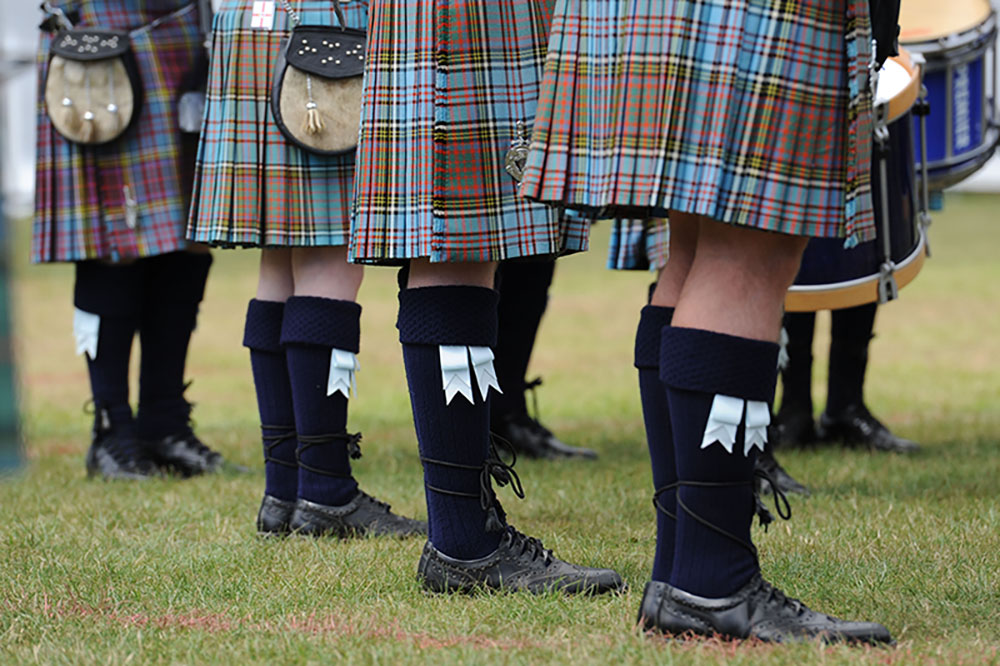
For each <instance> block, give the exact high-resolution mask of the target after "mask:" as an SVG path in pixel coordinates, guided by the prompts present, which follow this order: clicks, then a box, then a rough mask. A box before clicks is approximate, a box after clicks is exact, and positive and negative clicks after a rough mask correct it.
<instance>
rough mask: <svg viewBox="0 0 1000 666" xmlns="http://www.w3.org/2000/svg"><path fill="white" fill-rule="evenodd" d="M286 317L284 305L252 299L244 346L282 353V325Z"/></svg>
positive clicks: (244, 335)
mask: <svg viewBox="0 0 1000 666" xmlns="http://www.w3.org/2000/svg"><path fill="white" fill-rule="evenodd" d="M284 316H285V304H284V303H282V302H278V301H258V300H257V299H256V298H254V299H252V300H251V301H250V304H249V305H248V306H247V318H246V323H245V325H244V327H243V346H244V347H248V348H250V349H256V350H258V351H267V352H280V351H281V324H282V320H283V318H284Z"/></svg>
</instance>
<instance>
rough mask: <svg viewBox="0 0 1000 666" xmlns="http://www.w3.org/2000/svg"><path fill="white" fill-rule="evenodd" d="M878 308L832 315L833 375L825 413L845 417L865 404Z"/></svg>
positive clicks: (831, 360)
mask: <svg viewBox="0 0 1000 666" xmlns="http://www.w3.org/2000/svg"><path fill="white" fill-rule="evenodd" d="M877 311H878V304H876V303H871V304H869V305H859V306H857V307H853V308H845V309H843V310H834V311H833V312H832V313H831V318H832V322H831V326H830V374H829V377H828V381H827V394H826V412H827V413H828V414H831V415H833V416H837V415H840V414H843V413H844V411H845V410H846V409H847V408H848V407H854V406H861V405H863V404H864V401H865V372H866V371H867V369H868V346H869V345H870V344H871V340H872V337H873V335H872V331H873V330H874V329H875V313H876V312H877Z"/></svg>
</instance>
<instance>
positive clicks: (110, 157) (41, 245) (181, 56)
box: [31, 0, 203, 262]
mask: <svg viewBox="0 0 1000 666" xmlns="http://www.w3.org/2000/svg"><path fill="white" fill-rule="evenodd" d="M63 4H64V5H66V4H69V3H63ZM77 6H78V7H79V8H80V21H79V25H88V26H100V27H103V28H113V29H118V30H131V31H135V32H133V34H132V36H131V42H132V51H133V53H134V54H135V60H136V64H137V66H138V70H139V75H140V77H141V79H142V87H143V96H144V97H143V101H142V107H141V109H140V111H139V114H138V116H137V117H136V119H135V121H134V124H133V125H132V127H131V128H130V129H129V130H128V131H127V132H126V133H125V134H124V135H123V136H122V137H120V138H119V139H117V140H115V141H113V142H111V143H108V144H105V145H101V146H82V145H79V144H74V143H71V142H69V141H67V140H66V139H64V138H63V137H62V136H61V135H60V134H59V133H58V132H56V131H55V129H53V127H52V123H51V122H50V121H49V118H48V115H47V114H46V112H45V104H44V101H43V91H44V85H45V76H46V72H47V70H48V60H49V52H48V51H49V42H50V40H51V36H50V35H47V34H43V35H42V37H41V44H40V48H39V54H38V62H39V70H38V71H39V95H38V99H39V102H38V142H37V147H38V157H37V167H36V169H37V172H36V185H35V188H36V190H35V220H34V227H33V238H32V251H31V259H32V261H34V262H55V261H81V260H85V259H110V260H115V261H117V260H119V259H127V258H132V257H148V256H153V255H157V254H163V253H166V252H173V251H175V250H179V249H182V248H183V247H184V246H185V245H186V242H185V240H184V221H185V219H186V218H187V207H188V201H189V193H190V183H191V178H192V172H193V168H194V145H193V143H194V140H195V139H193V138H192V137H185V136H184V135H182V134H181V132H180V130H179V129H178V125H177V109H176V106H177V99H178V96H179V94H180V92H181V87H182V84H183V83H184V82H185V80H187V79H188V78H189V77H191V76H192V74H193V70H194V69H195V68H196V67H197V66H198V64H199V62H203V61H200V58H199V56H200V54H201V52H202V51H201V49H202V38H201V35H200V32H199V28H198V11H197V6H196V5H195V3H193V2H190V0H147V1H146V2H141V3H138V2H132V1H130V0H91V1H89V2H84V3H82V5H80V4H79V3H77ZM157 20H159V22H158V23H156V24H155V25H150V24H151V23H152V22H154V21H157ZM144 26H145V27H144ZM189 142H190V143H189ZM127 196H130V197H131V198H132V199H133V200H134V201H135V202H136V207H137V208H136V210H137V213H138V216H137V220H136V222H137V223H136V225H135V228H130V227H129V225H128V224H127V223H126V199H127Z"/></svg>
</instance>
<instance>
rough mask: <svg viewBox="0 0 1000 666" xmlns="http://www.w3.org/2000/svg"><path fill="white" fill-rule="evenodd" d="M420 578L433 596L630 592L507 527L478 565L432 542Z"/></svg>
mask: <svg viewBox="0 0 1000 666" xmlns="http://www.w3.org/2000/svg"><path fill="white" fill-rule="evenodd" d="M417 577H418V578H419V579H420V581H421V582H422V584H423V586H424V588H425V589H427V590H430V591H432V592H472V591H474V590H476V589H479V588H489V589H495V590H511V591H520V592H531V593H533V594H538V593H542V592H547V591H549V590H559V591H562V592H568V593H574V594H602V593H604V592H618V591H622V590H624V589H625V583H624V582H623V581H622V577H621V576H620V575H618V573H617V572H616V571H613V570H612V569H599V568H594V567H584V566H580V565H576V564H570V563H569V562H565V561H563V560H560V559H559V558H557V557H556V556H554V555H553V554H552V551H551V550H548V549H547V548H545V547H544V546H543V545H542V542H541V541H539V540H538V539H535V538H532V537H528V536H525V535H524V534H522V533H520V532H518V531H517V530H515V529H514V528H513V527H510V526H507V527H506V528H505V531H504V535H503V538H502V539H501V541H500V546H499V547H498V548H497V549H496V551H494V552H493V553H491V554H490V555H487V556H486V557H483V558H480V559H477V560H458V559H455V558H453V557H448V556H447V555H445V554H444V553H442V552H440V551H439V550H437V549H436V548H434V546H432V545H431V543H430V542H429V541H428V542H427V543H426V544H425V545H424V552H423V553H422V554H421V556H420V563H419V565H418V566H417Z"/></svg>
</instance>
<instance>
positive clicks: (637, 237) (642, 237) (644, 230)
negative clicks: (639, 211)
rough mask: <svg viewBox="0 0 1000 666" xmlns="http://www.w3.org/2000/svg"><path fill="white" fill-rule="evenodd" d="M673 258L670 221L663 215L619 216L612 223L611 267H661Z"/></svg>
mask: <svg viewBox="0 0 1000 666" xmlns="http://www.w3.org/2000/svg"><path fill="white" fill-rule="evenodd" d="M669 258H670V223H669V222H667V221H666V220H664V219H662V218H652V219H644V220H639V219H619V220H614V221H613V222H612V226H611V238H610V240H609V241H608V268H610V269H612V270H619V271H654V272H655V271H659V270H661V269H662V268H663V267H664V266H666V265H667V259H669Z"/></svg>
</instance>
